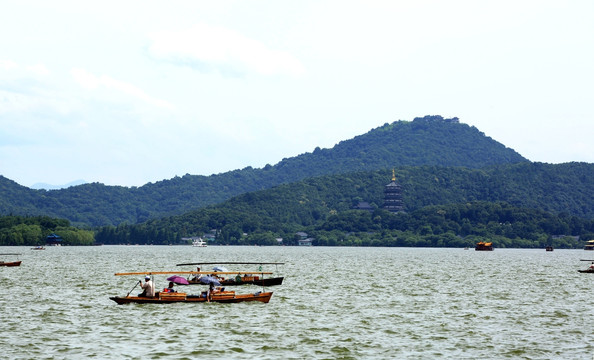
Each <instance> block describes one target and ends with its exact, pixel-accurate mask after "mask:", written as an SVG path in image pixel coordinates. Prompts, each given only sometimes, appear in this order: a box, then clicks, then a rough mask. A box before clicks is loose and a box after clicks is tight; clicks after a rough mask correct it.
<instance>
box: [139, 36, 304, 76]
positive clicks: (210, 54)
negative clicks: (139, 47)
mask: <svg viewBox="0 0 594 360" xmlns="http://www.w3.org/2000/svg"><path fill="white" fill-rule="evenodd" d="M151 40H152V44H151V46H150V49H149V50H150V52H151V54H152V55H153V56H155V57H157V58H164V59H166V60H171V61H181V62H190V63H191V62H199V63H200V62H202V63H206V64H208V65H211V66H215V67H216V66H223V67H229V66H230V67H231V68H232V69H234V70H235V71H243V70H245V69H247V70H250V71H255V72H257V73H260V74H263V75H276V74H285V75H291V76H300V75H303V74H305V68H304V66H303V65H302V64H301V62H300V61H299V60H298V59H297V58H295V57H294V56H293V55H291V54H290V53H288V52H286V51H280V50H274V49H270V48H269V47H267V46H266V45H265V44H263V43H262V42H260V41H257V40H254V39H251V38H248V37H246V36H244V35H242V34H240V33H238V32H235V31H233V30H230V29H227V28H224V27H219V26H210V25H207V24H195V25H193V26H192V27H190V28H187V29H184V30H179V31H162V32H158V33H155V34H153V35H152V39H151Z"/></svg>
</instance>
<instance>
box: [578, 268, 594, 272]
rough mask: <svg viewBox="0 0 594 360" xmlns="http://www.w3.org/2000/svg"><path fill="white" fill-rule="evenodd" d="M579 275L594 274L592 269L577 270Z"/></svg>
mask: <svg viewBox="0 0 594 360" xmlns="http://www.w3.org/2000/svg"><path fill="white" fill-rule="evenodd" d="M578 272H581V273H594V269H586V270H578Z"/></svg>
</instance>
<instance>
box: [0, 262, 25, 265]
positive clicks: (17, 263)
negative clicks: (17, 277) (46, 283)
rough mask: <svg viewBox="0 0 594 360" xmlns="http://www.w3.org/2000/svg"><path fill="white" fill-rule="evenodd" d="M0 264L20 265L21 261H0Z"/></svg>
mask: <svg viewBox="0 0 594 360" xmlns="http://www.w3.org/2000/svg"><path fill="white" fill-rule="evenodd" d="M0 266H21V261H9V262H4V261H0Z"/></svg>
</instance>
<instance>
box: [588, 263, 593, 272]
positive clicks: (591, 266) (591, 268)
mask: <svg viewBox="0 0 594 360" xmlns="http://www.w3.org/2000/svg"><path fill="white" fill-rule="evenodd" d="M588 269H590V270H593V271H594V261H592V264H590V267H589V268H588Z"/></svg>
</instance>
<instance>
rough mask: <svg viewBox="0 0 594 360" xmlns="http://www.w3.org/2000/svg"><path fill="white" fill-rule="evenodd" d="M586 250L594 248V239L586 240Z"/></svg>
mask: <svg viewBox="0 0 594 360" xmlns="http://www.w3.org/2000/svg"><path fill="white" fill-rule="evenodd" d="M584 250H590V251H592V250H594V240H588V241H586V245H584Z"/></svg>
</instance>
